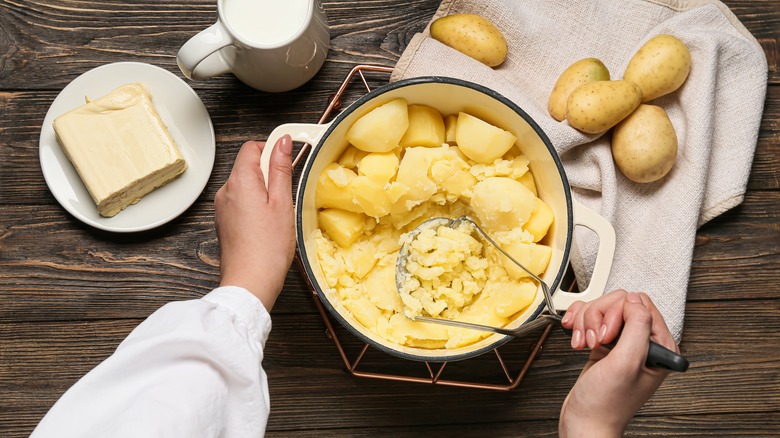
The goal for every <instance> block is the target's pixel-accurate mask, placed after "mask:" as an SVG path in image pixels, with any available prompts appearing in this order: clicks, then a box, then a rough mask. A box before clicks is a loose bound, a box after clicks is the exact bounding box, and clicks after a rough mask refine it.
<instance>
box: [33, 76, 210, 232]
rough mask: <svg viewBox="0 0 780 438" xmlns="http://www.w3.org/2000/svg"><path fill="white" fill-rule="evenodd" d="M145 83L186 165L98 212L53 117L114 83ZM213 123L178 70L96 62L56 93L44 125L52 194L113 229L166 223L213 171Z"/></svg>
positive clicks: (43, 153) (44, 164)
mask: <svg viewBox="0 0 780 438" xmlns="http://www.w3.org/2000/svg"><path fill="white" fill-rule="evenodd" d="M132 82H143V83H145V84H146V85H147V86H148V87H149V89H150V90H151V93H152V102H153V103H154V106H155V108H156V109H157V112H158V113H159V114H160V118H161V119H162V120H163V122H165V125H166V126H167V127H168V131H169V132H170V133H171V136H172V137H173V139H174V140H175V141H176V143H177V144H178V145H179V150H180V151H181V153H182V155H184V158H185V159H186V160H187V165H188V167H187V170H186V171H185V172H184V173H183V174H181V175H180V176H179V177H178V178H176V179H175V180H173V181H171V182H169V183H168V184H166V185H164V186H162V187H160V188H158V189H157V190H154V191H153V192H151V193H149V194H148V195H146V196H144V197H143V198H142V199H141V200H140V201H139V202H138V203H137V204H135V205H131V206H129V207H127V208H126V209H124V210H122V211H121V212H119V214H117V215H116V216H114V217H111V218H106V217H103V216H101V215H100V214H99V213H98V210H97V207H96V206H95V202H94V201H93V200H92V197H91V196H90V195H89V192H88V191H87V188H86V187H85V186H84V183H83V182H82V181H81V178H80V177H79V175H78V173H77V172H76V169H74V168H73V165H71V163H70V161H69V160H68V158H67V157H66V156H65V154H64V153H63V151H62V149H61V148H60V145H59V144H58V143H57V139H56V136H55V133H54V128H53V126H52V123H53V122H54V119H55V118H57V117H59V116H60V115H62V114H64V113H66V112H68V111H69V110H71V109H73V108H76V107H78V106H81V105H83V104H84V102H85V101H84V98H85V97H86V96H89V97H90V98H93V99H96V98H99V97H102V96H105V95H106V94H108V93H110V92H111V91H113V90H114V89H115V88H117V87H119V86H121V85H124V84H128V83H132ZM215 149H216V146H215V142H214V128H213V126H212V124H211V118H210V117H209V114H208V111H206V107H205V106H203V102H201V100H200V98H199V97H198V95H197V94H195V91H194V90H193V89H192V88H190V86H189V85H187V84H186V83H185V82H184V81H183V80H181V79H179V78H178V77H177V76H176V75H174V74H173V73H171V72H169V71H167V70H164V69H162V68H160V67H156V66H153V65H150V64H143V63H139V62H117V63H114V64H107V65H103V66H100V67H97V68H94V69H92V70H90V71H88V72H86V73H84V74H82V75H81V76H79V77H77V78H76V79H74V80H73V81H72V82H71V83H70V84H68V85H67V86H66V87H65V88H64V89H63V90H62V91H61V92H60V94H59V95H58V96H57V98H56V99H54V102H53V103H52V104H51V107H49V111H48V112H47V113H46V118H45V119H44V120H43V126H42V127H41V139H40V160H41V169H42V170H43V176H44V178H45V179H46V184H47V185H48V186H49V190H51V192H52V194H53V195H54V197H55V198H57V201H58V202H59V203H60V204H62V206H63V207H64V208H65V210H67V211H68V212H69V213H70V214H72V215H73V216H75V217H76V218H77V219H79V220H81V221H82V222H84V223H86V224H89V225H92V226H93V227H96V228H100V229H103V230H108V231H115V232H124V233H127V232H135V231H143V230H148V229H150V228H154V227H157V226H160V225H162V224H165V223H167V222H168V221H170V220H172V219H174V218H176V217H177V216H179V215H180V214H181V213H183V212H184V211H185V210H186V209H187V208H189V207H190V205H192V203H193V202H195V200H196V199H197V198H198V196H200V194H201V192H202V191H203V188H204V187H205V186H206V183H207V182H208V180H209V177H210V176H211V170H212V168H213V167H214V155H215Z"/></svg>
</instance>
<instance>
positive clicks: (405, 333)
mask: <svg viewBox="0 0 780 438" xmlns="http://www.w3.org/2000/svg"><path fill="white" fill-rule="evenodd" d="M390 332H391V335H392V336H393V337H394V338H396V339H399V340H406V342H408V343H410V344H412V345H419V342H420V341H429V342H430V341H440V342H437V344H439V346H438V348H440V347H442V346H444V341H445V340H446V339H447V338H448V337H449V336H448V334H447V327H445V326H443V325H438V324H429V323H425V322H415V321H412V320H411V319H409V318H407V317H406V316H404V315H402V314H400V313H396V314H395V315H393V316H391V317H390ZM415 341H417V342H415ZM432 348H437V347H432Z"/></svg>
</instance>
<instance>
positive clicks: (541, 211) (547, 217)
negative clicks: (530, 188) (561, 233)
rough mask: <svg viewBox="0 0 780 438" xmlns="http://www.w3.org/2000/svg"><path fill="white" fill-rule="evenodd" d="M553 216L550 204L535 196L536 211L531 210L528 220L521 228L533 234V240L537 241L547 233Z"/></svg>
mask: <svg viewBox="0 0 780 438" xmlns="http://www.w3.org/2000/svg"><path fill="white" fill-rule="evenodd" d="M553 218H555V215H554V214H553V211H552V209H551V208H550V206H549V205H547V204H545V203H544V201H542V200H541V199H539V198H537V199H536V211H534V212H533V214H532V215H531V218H530V219H528V222H526V223H525V225H523V229H524V230H525V231H528V232H529V233H531V235H532V236H534V242H538V241H540V240H542V238H544V236H546V235H547V230H549V229H550V225H552V222H553Z"/></svg>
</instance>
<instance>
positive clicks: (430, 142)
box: [400, 105, 444, 147]
mask: <svg viewBox="0 0 780 438" xmlns="http://www.w3.org/2000/svg"><path fill="white" fill-rule="evenodd" d="M408 112H409V127H408V128H407V129H406V133H405V134H404V136H403V137H401V142H400V144H401V146H402V147H410V146H427V147H438V146H441V145H442V143H444V119H443V118H442V117H441V113H439V111H438V110H437V109H436V108H433V107H431V106H428V105H409V108H408Z"/></svg>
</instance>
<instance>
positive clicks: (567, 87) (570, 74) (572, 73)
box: [547, 58, 609, 122]
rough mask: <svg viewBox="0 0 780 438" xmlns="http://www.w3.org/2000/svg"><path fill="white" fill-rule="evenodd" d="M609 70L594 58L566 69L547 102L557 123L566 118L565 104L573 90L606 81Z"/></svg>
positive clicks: (578, 62) (582, 60)
mask: <svg viewBox="0 0 780 438" xmlns="http://www.w3.org/2000/svg"><path fill="white" fill-rule="evenodd" d="M608 80H609V70H608V69H607V67H606V66H605V65H604V63H603V62H601V61H600V60H598V59H596V58H585V59H580V60H579V61H577V62H575V63H574V64H572V65H570V66H568V67H566V70H564V71H563V73H561V75H560V76H559V77H558V80H557V81H556V82H555V86H553V89H552V91H551V92H550V100H549V101H548V102H547V110H548V111H549V113H550V115H551V116H552V117H553V118H554V119H555V120H557V121H559V122H560V121H562V120H563V119H565V118H566V102H567V101H568V100H569V95H570V94H571V92H572V91H574V89H575V88H577V87H579V86H580V85H582V84H586V83H588V82H594V81H608Z"/></svg>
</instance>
